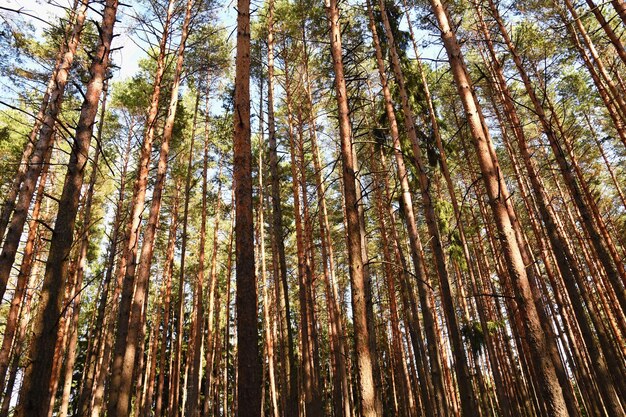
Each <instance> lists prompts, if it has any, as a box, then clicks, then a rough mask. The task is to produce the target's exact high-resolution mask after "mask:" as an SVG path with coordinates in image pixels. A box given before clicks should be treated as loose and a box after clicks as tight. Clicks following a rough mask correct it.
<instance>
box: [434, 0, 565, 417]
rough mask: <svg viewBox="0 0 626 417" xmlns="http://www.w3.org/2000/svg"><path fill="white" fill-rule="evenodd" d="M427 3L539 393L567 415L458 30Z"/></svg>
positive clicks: (554, 411) (551, 411) (551, 410)
mask: <svg viewBox="0 0 626 417" xmlns="http://www.w3.org/2000/svg"><path fill="white" fill-rule="evenodd" d="M430 4H431V7H432V10H433V13H434V14H435V17H436V18H437V22H438V24H439V28H440V30H441V38H442V40H443V43H444V47H445V48H446V52H447V54H448V59H449V61H450V66H451V69H452V74H453V77H454V81H455V84H456V87H457V90H458V94H459V95H460V97H461V101H462V103H463V107H464V109H465V114H466V117H467V122H468V125H469V130H470V133H471V135H472V139H473V143H474V147H475V149H476V154H477V157H478V161H479V164H480V169H481V172H482V177H483V181H484V183H485V188H486V189H487V193H488V195H489V204H490V205H491V209H492V211H493V216H494V218H495V220H496V225H497V228H498V232H499V234H500V236H501V238H502V240H501V246H502V250H503V253H504V256H505V259H506V265H507V268H508V272H509V274H510V279H511V281H512V285H513V287H514V288H515V291H516V295H517V301H518V303H517V305H518V308H519V313H520V316H521V317H522V319H523V322H524V328H525V332H526V337H527V342H528V345H529V347H530V350H531V354H532V361H533V364H534V366H535V368H536V370H537V372H538V377H539V383H540V386H541V391H540V392H541V398H542V400H543V403H544V404H545V407H546V409H547V412H548V415H549V416H551V417H556V416H563V417H565V416H568V411H567V407H566V405H565V399H564V397H563V391H562V389H561V387H560V385H559V381H558V378H557V375H556V370H555V367H554V364H553V363H552V361H551V359H550V356H549V354H548V341H547V340H546V335H545V334H544V333H543V330H542V328H541V324H540V322H539V316H538V313H537V310H536V307H535V305H534V301H533V297H532V294H531V290H530V283H529V280H528V276H527V274H526V269H525V265H524V262H523V260H522V254H521V251H520V244H522V243H521V242H518V241H517V239H516V236H515V232H514V230H513V225H512V220H511V218H510V217H509V212H508V210H507V207H506V201H504V200H503V198H502V190H503V189H506V186H505V184H504V179H503V177H502V172H501V170H500V167H499V164H498V161H497V160H494V157H493V155H492V152H491V151H490V147H491V137H490V135H489V131H488V129H487V127H486V126H485V125H484V124H483V120H482V117H481V116H482V110H481V109H480V107H479V105H478V103H477V101H476V99H475V97H474V95H473V86H472V83H471V80H470V78H469V74H468V72H467V69H466V68H465V62H464V58H463V55H462V52H461V49H460V46H459V44H458V41H457V39H456V35H455V34H454V32H453V31H452V29H451V27H450V23H449V18H448V15H447V12H446V10H445V9H444V7H443V5H442V4H441V2H440V1H439V0H430ZM507 194H508V193H507Z"/></svg>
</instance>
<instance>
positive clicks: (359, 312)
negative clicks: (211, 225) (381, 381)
mask: <svg viewBox="0 0 626 417" xmlns="http://www.w3.org/2000/svg"><path fill="white" fill-rule="evenodd" d="M325 6H326V14H327V19H328V24H329V28H330V43H331V54H332V59H333V68H334V73H335V92H336V99H337V107H338V113H339V134H340V138H341V159H342V162H343V164H342V165H343V186H344V200H345V209H346V220H347V223H348V228H347V242H346V243H347V249H348V257H349V261H348V262H349V271H350V282H351V286H352V312H353V321H354V342H355V351H356V357H357V373H358V376H359V393H360V400H361V404H360V410H361V413H362V414H363V416H364V417H374V416H376V415H377V414H378V413H377V410H376V404H377V402H378V403H379V402H380V401H379V400H377V398H380V397H379V395H378V392H377V391H376V386H375V384H374V374H373V368H374V361H376V360H377V358H375V357H373V356H372V353H371V349H370V344H369V342H370V334H369V333H370V332H369V327H368V320H367V313H366V299H365V297H366V294H365V276H364V272H363V258H362V241H361V232H360V225H359V212H358V207H357V206H358V204H359V202H358V200H357V191H356V171H355V161H354V151H353V146H352V127H351V126H350V110H349V108H348V91H347V88H346V80H345V78H344V70H343V61H342V51H341V29H340V26H339V8H338V5H337V1H336V0H326V1H325Z"/></svg>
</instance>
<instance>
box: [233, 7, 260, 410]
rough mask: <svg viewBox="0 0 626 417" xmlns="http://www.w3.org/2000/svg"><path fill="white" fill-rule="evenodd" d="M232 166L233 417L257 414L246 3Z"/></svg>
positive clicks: (241, 11)
mask: <svg viewBox="0 0 626 417" xmlns="http://www.w3.org/2000/svg"><path fill="white" fill-rule="evenodd" d="M235 68H236V70H235V114H234V130H235V132H234V162H233V181H234V183H235V200H234V201H235V206H236V210H235V216H236V220H235V253H236V261H235V262H236V280H237V295H236V301H235V303H236V312H237V379H238V381H239V382H241V384H239V385H238V387H237V400H236V405H237V410H236V411H235V416H238V417H243V416H246V417H248V416H249V417H256V416H260V415H261V378H262V375H261V363H260V357H259V340H258V339H259V337H258V334H257V291H256V287H257V286H256V276H255V270H254V225H253V223H254V221H253V218H254V214H253V207H252V146H251V143H250V0H238V1H237V59H236V60H235Z"/></svg>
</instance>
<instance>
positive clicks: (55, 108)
mask: <svg viewBox="0 0 626 417" xmlns="http://www.w3.org/2000/svg"><path fill="white" fill-rule="evenodd" d="M87 4H88V0H82V1H81V4H80V8H79V9H78V12H77V15H76V22H75V23H74V26H73V28H72V33H71V34H70V37H69V40H68V42H67V46H66V48H64V49H63V51H64V52H63V55H62V58H61V63H60V64H59V67H58V69H57V70H56V74H55V77H54V88H53V89H52V92H51V94H50V101H49V103H48V106H47V107H46V114H45V116H44V120H43V124H42V126H41V130H40V132H39V139H38V140H37V144H36V145H35V149H34V150H33V154H32V155H31V157H30V161H29V162H28V170H27V171H26V173H25V175H24V180H23V182H22V185H21V188H20V190H19V193H18V195H17V202H16V203H15V209H14V211H13V216H12V217H11V221H10V223H9V227H8V232H7V235H6V238H5V240H4V245H3V246H2V252H1V253H0V300H1V299H2V298H3V297H4V292H5V291H6V287H7V283H8V280H9V276H10V275H11V270H12V268H13V263H14V262H15V255H16V254H17V249H18V247H19V244H20V239H21V237H22V230H23V229H24V224H25V223H26V220H27V217H28V209H29V208H30V203H31V201H32V199H33V195H34V193H35V185H36V184H37V180H38V179H39V176H40V174H41V170H42V167H43V165H44V158H45V155H46V152H47V150H48V148H50V147H51V146H52V144H53V142H54V141H53V138H54V130H55V124H56V121H57V117H58V115H59V113H60V111H61V103H62V102H63V95H64V93H65V87H66V86H67V81H68V77H69V71H70V68H71V67H72V62H74V55H75V54H76V49H77V48H78V44H79V42H80V35H81V33H82V30H83V26H84V23H85V18H86V16H87ZM107 59H108V58H107ZM96 107H97V103H96ZM9 215H10V212H9ZM3 233H4V232H3ZM1 240H2V235H0V241H1Z"/></svg>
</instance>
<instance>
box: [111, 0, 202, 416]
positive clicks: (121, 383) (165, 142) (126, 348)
mask: <svg viewBox="0 0 626 417" xmlns="http://www.w3.org/2000/svg"><path fill="white" fill-rule="evenodd" d="M193 5H194V0H188V1H187V3H186V9H185V18H184V22H183V26H182V33H181V38H180V44H179V46H178V51H177V54H176V68H175V70H174V80H173V85H172V91H171V96H170V101H169V107H168V112H167V118H166V119H165V127H164V128H163V137H162V139H161V149H160V152H159V160H158V163H157V172H156V181H155V185H154V190H153V191H152V202H151V205H150V213H149V215H148V222H147V224H146V228H145V230H144V232H143V246H142V248H141V255H140V257H139V267H138V269H137V274H136V276H134V275H135V274H134V269H135V267H136V261H135V260H133V262H132V263H128V264H127V268H126V278H125V284H126V282H129V281H130V282H132V281H134V284H135V285H134V286H135V291H134V294H133V295H132V301H131V309H130V317H121V315H120V318H121V319H122V320H125V321H126V320H127V321H128V322H129V324H128V334H127V337H126V340H125V343H123V344H122V345H121V346H120V349H119V350H117V349H116V353H117V355H116V360H119V359H118V358H119V354H120V353H122V352H123V358H122V363H121V373H120V374H118V375H117V378H115V379H114V380H113V381H112V382H115V384H112V385H114V386H112V387H111V390H112V392H113V391H117V393H118V394H117V403H116V404H113V405H111V404H110V405H109V407H108V408H109V413H110V416H111V417H113V416H117V417H125V416H127V415H128V414H129V405H130V401H131V392H132V382H133V374H134V372H135V368H136V367H135V357H136V354H137V352H138V351H139V352H140V353H141V350H142V347H143V342H144V341H143V332H142V329H143V326H142V325H141V323H143V316H144V314H145V309H144V308H143V306H144V303H145V302H146V296H147V293H148V283H149V276H150V267H151V266H152V257H153V254H154V241H155V238H156V231H157V225H158V222H159V215H160V211H161V200H162V195H163V189H164V188H165V180H166V174H167V163H168V155H169V149H170V140H171V138H172V134H173V131H174V121H175V118H176V109H177V106H178V89H179V87H180V83H181V77H182V75H181V74H182V71H183V62H184V55H185V43H186V41H187V36H188V34H189V25H190V22H191V14H192V9H193ZM144 199H145V191H144V198H142V200H144ZM141 205H143V204H141ZM120 324H121V322H120ZM118 341H119V338H118V340H117V341H116V342H118ZM116 347H117V346H116ZM140 369H141V368H140Z"/></svg>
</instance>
